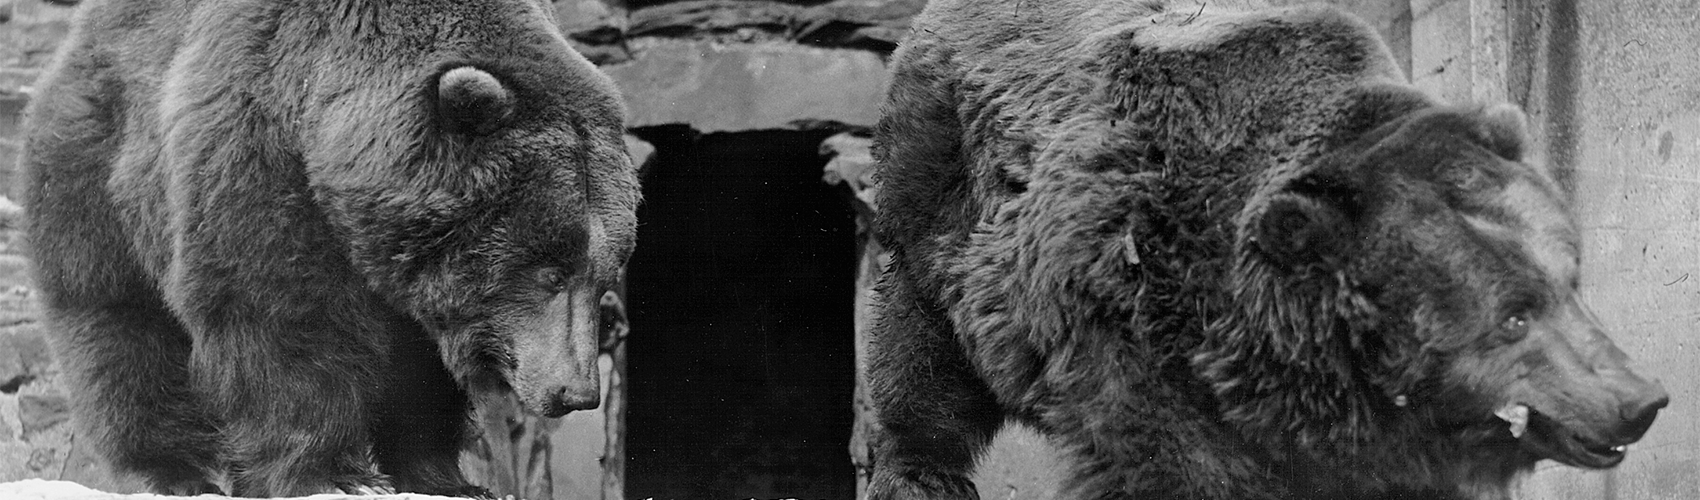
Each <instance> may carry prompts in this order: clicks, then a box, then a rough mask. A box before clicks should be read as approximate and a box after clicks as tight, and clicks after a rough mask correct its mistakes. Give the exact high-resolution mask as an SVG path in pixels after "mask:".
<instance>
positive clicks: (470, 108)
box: [437, 66, 514, 135]
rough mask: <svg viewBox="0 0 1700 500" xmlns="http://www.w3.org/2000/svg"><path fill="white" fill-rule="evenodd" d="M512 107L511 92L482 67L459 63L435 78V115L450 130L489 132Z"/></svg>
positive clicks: (483, 133)
mask: <svg viewBox="0 0 1700 500" xmlns="http://www.w3.org/2000/svg"><path fill="white" fill-rule="evenodd" d="M513 109H514V103H513V93H512V92H509V91H508V89H507V87H504V86H502V82H501V80H497V79H496V77H495V76H494V75H491V74H490V73H488V72H485V71H484V70H481V69H478V68H474V67H471V66H461V67H458V68H455V69H451V70H449V71H448V72H445V73H443V76H441V77H438V78H437V118H438V119H439V120H441V121H442V123H443V128H444V129H445V130H448V131H449V132H452V133H457V134H471V135H485V134H489V133H491V132H494V131H496V129H497V128H498V127H500V126H501V125H502V122H503V121H505V120H507V118H508V115H509V114H511V113H513Z"/></svg>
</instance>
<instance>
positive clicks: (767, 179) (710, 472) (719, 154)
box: [623, 126, 858, 499]
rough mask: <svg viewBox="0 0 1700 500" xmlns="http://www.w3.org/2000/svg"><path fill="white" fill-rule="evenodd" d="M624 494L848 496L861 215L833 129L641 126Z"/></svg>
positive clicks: (630, 280) (852, 485)
mask: <svg viewBox="0 0 1700 500" xmlns="http://www.w3.org/2000/svg"><path fill="white" fill-rule="evenodd" d="M634 133H635V134H636V135H638V136H639V137H641V138H642V139H643V140H645V141H647V142H649V143H650V144H653V145H654V146H655V150H656V151H655V155H654V157H652V159H651V160H650V161H649V162H648V163H647V166H646V167H645V172H644V195H645V202H644V206H643V207H642V209H641V210H640V212H639V221H640V227H639V231H638V241H639V242H640V243H639V245H638V249H637V252H636V253H635V254H634V255H633V257H632V260H631V262H630V264H629V266H628V276H627V292H628V295H627V300H628V304H627V305H628V312H629V317H630V321H631V332H632V333H631V336H630V338H629V339H628V340H627V344H626V346H627V349H628V350H627V353H628V357H627V360H628V365H627V371H626V375H627V378H626V380H627V382H628V385H627V386H626V388H627V392H626V394H627V398H628V406H627V408H628V411H627V413H626V416H625V419H626V421H625V425H624V426H623V428H624V429H625V436H624V439H625V453H626V458H625V462H624V463H625V465H626V470H625V493H626V495H625V496H626V498H752V497H753V498H822V499H850V498H854V497H855V494H856V475H855V471H854V469H853V467H852V465H851V462H850V460H849V457H848V455H847V449H848V448H849V440H850V429H851V421H852V418H853V416H852V406H851V401H852V398H853V391H854V385H855V382H854V376H853V374H854V373H855V369H854V363H855V351H854V342H853V339H854V332H853V330H854V321H853V314H854V303H855V300H854V298H855V294H856V293H857V288H856V270H857V265H858V262H857V253H856V252H857V241H856V219H855V218H856V214H855V211H854V210H853V209H852V208H851V203H850V201H849V200H848V196H847V195H846V192H845V191H844V190H843V188H842V187H838V186H832V185H829V184H827V183H825V182H822V179H821V172H822V166H823V165H824V164H826V159H825V158H823V157H822V156H821V153H820V145H821V141H822V140H823V139H826V138H827V137H828V136H830V135H832V132H830V131H797V130H764V131H749V132H736V133H714V134H706V135H699V134H697V133H696V132H694V131H693V130H692V129H690V128H689V127H685V126H661V127H647V128H642V129H637V130H634Z"/></svg>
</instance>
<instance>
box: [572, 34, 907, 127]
mask: <svg viewBox="0 0 1700 500" xmlns="http://www.w3.org/2000/svg"><path fill="white" fill-rule="evenodd" d="M634 47H635V51H636V52H637V53H638V54H639V56H638V57H637V58H636V59H635V60H633V61H631V62H627V63H621V64H615V65H610V66H605V67H604V68H603V69H605V70H606V71H608V74H609V75H610V76H612V77H614V81H615V82H616V83H617V84H619V86H620V90H621V91H622V92H624V93H625V94H626V96H627V97H626V106H627V108H628V110H629V114H630V116H629V117H628V120H627V126H629V127H648V126H655V125H668V124H689V125H690V126H691V127H692V128H695V129H697V130H699V131H702V132H704V133H712V132H727V131H740V130H761V129H783V128H791V126H792V124H793V123H794V122H797V121H800V120H815V121H831V122H839V123H846V124H851V125H859V126H871V125H873V123H874V121H875V120H876V119H877V118H878V107H879V104H878V103H879V98H880V96H881V95H882V93H883V92H884V91H885V86H886V82H887V75H886V71H885V65H884V63H883V62H881V61H880V58H879V56H878V55H875V54H873V53H871V52H866V51H858V50H841V49H821V48H814V47H806V46H802V45H797V44H791V43H784V42H769V43H761V44H721V43H715V42H704V41H678V40H659V39H651V40H646V41H644V42H642V43H641V44H638V43H634Z"/></svg>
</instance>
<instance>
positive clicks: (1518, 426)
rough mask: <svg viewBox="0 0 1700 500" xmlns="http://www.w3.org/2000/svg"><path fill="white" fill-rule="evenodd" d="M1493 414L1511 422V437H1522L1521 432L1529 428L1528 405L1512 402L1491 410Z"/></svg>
mask: <svg viewBox="0 0 1700 500" xmlns="http://www.w3.org/2000/svg"><path fill="white" fill-rule="evenodd" d="M1493 414H1494V416H1497V417H1499V418H1501V419H1503V420H1505V421H1506V422H1510V423H1511V437H1513V438H1520V437H1523V432H1524V431H1527V430H1528V429H1529V407H1528V406H1524V405H1521V404H1516V403H1512V404H1509V405H1506V406H1505V407H1504V408H1500V409H1499V410H1498V411H1495V412H1493Z"/></svg>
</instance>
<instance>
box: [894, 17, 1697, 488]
mask: <svg viewBox="0 0 1700 500" xmlns="http://www.w3.org/2000/svg"><path fill="white" fill-rule="evenodd" d="M893 67H894V69H895V73H894V80H893V83H892V88H891V91H890V93H889V97H888V101H887V102H886V105H885V115H884V117H883V119H882V120H881V122H880V125H879V131H878V137H877V149H876V154H877V157H878V158H879V159H880V160H881V167H880V171H879V175H880V177H879V179H880V183H881V190H880V198H879V200H878V205H879V207H880V209H881V213H880V216H879V219H878V221H877V224H876V230H877V232H878V237H879V238H880V239H881V241H882V243H883V244H886V245H887V247H888V248H890V249H891V250H892V252H893V257H894V258H893V261H892V264H891V266H890V268H889V269H888V270H887V274H886V275H885V278H884V280H883V282H882V284H881V292H882V301H881V304H882V305H881V310H880V319H879V322H878V324H877V326H876V328H875V330H874V332H873V335H872V340H871V345H870V354H871V360H870V365H869V377H870V379H869V380H870V384H871V389H872V394H873V397H874V399H875V402H876V407H877V409H878V411H879V414H880V418H881V420H882V423H883V425H884V427H885V429H886V431H887V432H886V434H885V435H883V436H881V438H880V439H879V440H878V441H877V443H878V444H877V446H876V456H875V464H874V465H875V475H874V480H873V482H872V484H871V485H870V493H871V497H872V498H877V499H897V498H974V497H975V494H974V491H973V486H972V484H971V483H969V482H968V479H967V474H968V472H969V471H970V470H971V469H972V466H973V460H974V459H975V457H976V456H977V454H978V453H979V452H980V451H981V450H982V449H984V446H985V445H986V443H987V442H988V441H989V440H990V437H991V436H992V434H993V432H995V431H996V430H997V428H998V427H999V426H1000V425H1001V423H1002V422H1003V421H1004V420H1005V419H1016V420H1020V421H1022V422H1026V423H1028V424H1031V425H1033V426H1034V427H1036V428H1037V429H1039V430H1040V431H1042V432H1044V433H1045V434H1047V435H1049V436H1051V437H1052V438H1053V439H1054V440H1055V441H1056V443H1057V444H1058V445H1060V446H1061V447H1063V448H1064V449H1065V450H1067V451H1068V452H1069V453H1070V454H1071V455H1072V463H1073V464H1074V465H1073V469H1074V470H1073V471H1072V474H1071V475H1070V476H1069V477H1068V478H1065V479H1063V481H1062V483H1063V484H1064V485H1065V486H1066V488H1067V489H1068V491H1069V493H1070V495H1072V496H1074V497H1078V498H1140V499H1146V498H1212V499H1252V498H1307V499H1309V498H1505V497H1506V496H1507V495H1508V492H1507V485H1508V483H1509V482H1510V481H1511V479H1512V478H1513V477H1514V476H1515V475H1516V474H1517V473H1519V472H1520V471H1526V470H1528V469H1529V468H1530V467H1532V466H1533V464H1534V463H1535V461H1536V460H1538V459H1540V458H1543V457H1551V456H1558V455H1562V454H1557V455H1555V454H1554V453H1550V450H1547V451H1543V450H1544V448H1541V446H1543V445H1542V444H1540V443H1534V442H1533V441H1531V439H1533V438H1529V437H1524V438H1523V439H1522V440H1521V441H1519V440H1518V439H1516V438H1514V437H1513V436H1512V435H1510V434H1509V433H1507V432H1506V427H1505V424H1504V422H1502V421H1500V420H1498V419H1496V418H1495V417H1494V415H1493V411H1494V409H1495V408H1496V407H1497V406H1498V405H1505V404H1508V403H1515V402H1519V401H1522V399H1520V398H1525V397H1527V398H1533V396H1525V395H1523V394H1525V393H1523V392H1518V391H1519V390H1516V389H1514V388H1513V385H1515V383H1516V381H1515V380H1511V379H1507V378H1495V377H1493V376H1489V375H1488V374H1490V373H1494V372H1492V371H1489V370H1490V368H1488V367H1490V366H1493V367H1494V368H1492V369H1495V370H1497V369H1504V366H1505V365H1504V363H1506V362H1507V361H1504V360H1505V359H1508V357H1510V356H1511V355H1510V354H1507V353H1508V352H1510V351H1509V350H1508V349H1505V348H1502V347H1501V346H1503V345H1505V343H1506V342H1507V341H1506V340H1504V339H1503V338H1502V337H1501V334H1500V333H1497V332H1498V330H1497V326H1498V325H1499V324H1500V321H1501V320H1504V319H1506V316H1505V314H1508V313H1509V314H1525V313H1527V315H1533V316H1532V317H1533V318H1534V319H1537V320H1543V321H1544V319H1543V318H1547V317H1549V316H1550V317H1555V318H1556V317H1563V318H1571V317H1573V316H1575V315H1573V314H1569V313H1568V312H1566V311H1568V309H1566V310H1564V311H1560V309H1563V308H1561V307H1559V306H1556V305H1555V306H1550V307H1549V306H1528V307H1526V308H1524V309H1516V310H1512V309H1511V308H1513V307H1523V306H1522V305H1519V304H1518V303H1514V302H1515V300H1513V298H1514V297H1520V296H1521V294H1534V295H1538V296H1541V297H1551V298H1552V299H1551V300H1550V302H1552V303H1555V304H1556V303H1558V302H1565V303H1574V300H1573V297H1574V294H1575V289H1574V288H1575V281H1574V267H1573V266H1571V267H1562V266H1559V267H1554V266H1551V265H1545V264H1542V262H1546V261H1551V260H1553V259H1555V258H1565V259H1571V260H1573V259H1574V258H1575V256H1576V255H1577V253H1576V248H1577V246H1576V239H1577V238H1576V233H1575V230H1574V226H1573V224H1572V223H1571V222H1570V217H1569V214H1568V211H1567V209H1566V208H1565V203H1566V196H1564V195H1563V194H1562V193H1561V192H1559V191H1558V190H1557V188H1556V184H1555V183H1554V182H1552V175H1551V173H1550V172H1548V171H1546V170H1545V169H1544V168H1543V167H1540V166H1539V165H1538V163H1529V162H1526V161H1525V160H1526V159H1525V158H1524V157H1523V155H1524V149H1525V148H1524V146H1523V143H1524V140H1525V138H1524V132H1523V128H1522V124H1521V115H1520V113H1517V112H1515V111H1514V110H1511V111H1509V112H1506V111H1505V110H1504V109H1503V108H1486V109H1483V108H1449V107H1444V106H1441V105H1440V104H1439V103H1437V102H1435V101H1434V100H1432V99H1431V98H1429V97H1427V96H1424V95H1422V94H1421V93H1419V92H1417V91H1415V90H1414V89H1411V88H1410V87H1409V86H1407V85H1406V84H1405V83H1404V80H1403V77H1402V76H1401V75H1400V74H1399V72H1398V70H1397V69H1396V68H1395V67H1394V65H1393V63H1392V61H1391V57H1390V56H1389V54H1388V51H1387V49H1386V48H1385V46H1384V45H1383V44H1382V43H1381V42H1380V41H1379V39H1377V37H1376V36H1375V34H1374V33H1373V31H1371V30H1370V29H1369V28H1368V27H1367V26H1365V25H1364V24H1363V23H1362V22H1361V21H1358V20H1356V19H1354V18H1352V17H1350V16H1348V15H1346V14H1343V13H1341V12H1339V11H1336V10H1333V9H1332V8H1328V7H1299V8H1288V9H1278V10H1234V9H1232V8H1230V9H1222V8H1219V3H1217V2H1210V5H1209V6H1205V7H1201V6H1200V5H1199V4H1194V3H1190V2H1180V3H1177V4H1176V5H1164V4H1161V3H1158V2H1090V1H1078V0H1076V1H1057V2H1043V3H1041V2H1024V1H1017V0H1009V1H970V0H961V1H935V2H932V3H931V4H929V6H928V9H927V11H926V12H925V13H923V15H922V16H921V17H920V18H918V19H917V21H916V23H915V27H914V32H913V33H912V34H911V36H910V37H909V38H908V39H907V40H906V41H905V42H904V43H903V44H902V45H901V47H900V49H899V51H898V53H897V54H896V55H895V56H894V61H893ZM1484 179H1485V180H1484ZM1512 191H1515V192H1517V193H1525V194H1523V195H1520V197H1510V196H1503V194H1504V193H1508V192H1512ZM1460 200H1475V201H1469V202H1465V201H1460ZM1479 218H1491V219H1493V220H1494V221H1497V222H1496V223H1497V224H1503V226H1502V228H1503V229H1504V230H1495V231H1493V232H1491V233H1482V232H1481V229H1482V227H1485V226H1482V225H1480V224H1478V225H1475V226H1472V225H1469V224H1465V223H1463V222H1462V221H1464V220H1475V219H1479ZM1532 256H1547V257H1532ZM1542 259H1545V260H1542ZM1542 276H1545V277H1546V278H1543V279H1534V278H1536V277H1542ZM1541 300H1546V299H1541ZM1540 303H1541V304H1546V303H1547V302H1540ZM1565 321H1569V320H1568V319H1567V320H1565ZM1552 322H1553V324H1558V323H1559V321H1558V320H1553V321H1552ZM1519 324H1522V323H1519ZM1543 324H1544V323H1543ZM1561 326H1563V327H1566V328H1568V327H1571V326H1574V327H1575V328H1574V329H1579V330H1580V331H1581V332H1582V333H1578V334H1577V335H1587V334H1591V333H1597V331H1596V329H1595V328H1594V326H1593V325H1592V323H1590V322H1585V321H1572V322H1568V323H1564V324H1563V325H1561ZM1553 328H1559V327H1556V326H1555V327H1553ZM1543 335H1545V334H1543ZM1554 335H1556V334H1554ZM1531 338H1532V337H1531ZM1546 338H1547V337H1545V336H1543V337H1542V339H1538V340H1526V341H1521V342H1514V343H1513V345H1517V346H1524V345H1528V346H1535V347H1529V349H1534V350H1537V351H1538V350H1539V349H1540V347H1539V346H1540V345H1546V344H1547V343H1549V342H1562V341H1564V340H1546ZM1599 338H1600V339H1603V337H1599ZM1605 344H1607V345H1609V341H1605ZM1519 349H1521V347H1520V348H1519ZM1557 349H1558V351H1563V350H1564V349H1563V348H1557ZM1614 353H1615V354H1614ZM1530 359H1533V358H1530ZM1559 361H1564V360H1559ZM1554 362H1555V363H1556V362H1558V361H1554ZM1587 362H1589V363H1595V364H1596V366H1599V367H1602V369H1604V368H1609V367H1615V368H1613V369H1622V366H1623V360H1622V357H1621V352H1617V351H1616V350H1615V347H1610V348H1602V350H1601V351H1600V352H1599V353H1589V354H1588V358H1587ZM1608 365H1609V366H1608ZM1527 368H1528V369H1529V370H1530V371H1532V372H1536V373H1542V374H1545V373H1549V372H1552V370H1550V369H1548V368H1546V367H1542V366H1534V367H1527ZM1613 373H1616V372H1613ZM1622 373H1624V374H1626V375H1624V376H1623V377H1624V378H1622V379H1621V380H1619V379H1613V381H1610V382H1600V383H1599V384H1598V385H1599V386H1600V387H1607V386H1610V387H1618V388H1625V389H1622V390H1621V391H1619V392H1616V393H1610V394H1619V393H1622V394H1627V395H1625V396H1622V397H1621V399H1622V403H1621V404H1623V405H1625V406H1626V407H1629V406H1633V407H1635V408H1636V409H1638V410H1644V409H1647V408H1651V411H1652V412H1655V413H1656V410H1657V407H1659V406H1662V405H1663V404H1664V403H1663V392H1662V390H1658V389H1657V388H1656V385H1650V384H1647V383H1646V382H1645V381H1642V380H1640V379H1639V378H1636V377H1635V376H1634V375H1633V374H1632V373H1630V372H1628V371H1627V370H1626V369H1623V371H1622ZM1540 376H1551V377H1556V376H1552V375H1540ZM1614 376H1615V375H1614ZM1578 383H1581V382H1578ZM1603 390H1604V389H1602V391H1603ZM1514 394H1515V395H1514ZM1590 394H1593V393H1590ZM1610 394H1607V396H1609V395H1610ZM1596 399H1597V400H1598V401H1566V402H1565V404H1568V405H1572V406H1564V405H1561V404H1556V403H1555V404H1552V405H1549V406H1545V407H1543V409H1542V411H1551V412H1554V414H1555V415H1556V414H1562V413H1563V412H1565V411H1568V409H1570V408H1582V407H1585V408H1584V410H1587V411H1583V410H1577V411H1578V412H1580V413H1585V414H1588V415H1606V414H1607V413H1604V412H1609V413H1610V414H1611V415H1616V413H1615V412H1616V411H1617V408H1618V407H1617V406H1615V405H1617V404H1619V400H1617V399H1613V400H1611V401H1609V402H1608V401H1604V399H1605V398H1604V397H1596ZM1530 404H1534V403H1530ZM1596 407H1597V408H1598V409H1599V410H1598V411H1593V409H1595V408H1596ZM1589 411H1593V413H1588V412H1589ZM1626 411H1627V410H1626ZM1643 413H1645V412H1643ZM1637 416H1642V414H1637ZM1579 418H1580V417H1579ZM1590 422H1593V421H1590ZM1650 423H1651V416H1650V414H1646V418H1644V419H1643V420H1642V421H1638V422H1636V423H1634V424H1626V426H1623V427H1622V428H1619V427H1610V426H1609V425H1608V424H1600V425H1601V426H1606V427H1609V428H1608V429H1606V430H1604V431H1601V432H1602V433H1603V434H1601V435H1609V436H1610V437H1609V438H1600V439H1599V440H1598V442H1609V443H1612V444H1615V443H1619V442H1623V440H1625V439H1627V440H1628V441H1633V440H1634V439H1635V438H1638V437H1639V436H1640V433H1641V432H1643V431H1644V430H1645V429H1646V425H1648V424H1650ZM1575 425H1580V424H1575ZM1590 425H1591V424H1590ZM1566 457H1569V456H1561V457H1560V458H1561V459H1564V458H1566ZM1608 465H1609V464H1608Z"/></svg>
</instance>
